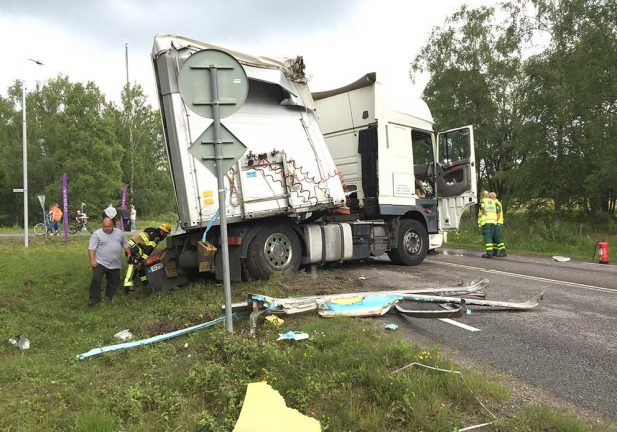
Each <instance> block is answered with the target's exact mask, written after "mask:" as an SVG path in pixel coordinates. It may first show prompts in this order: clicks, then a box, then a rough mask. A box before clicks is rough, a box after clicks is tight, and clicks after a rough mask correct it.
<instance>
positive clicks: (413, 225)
mask: <svg viewBox="0 0 617 432" xmlns="http://www.w3.org/2000/svg"><path fill="white" fill-rule="evenodd" d="M428 241H429V240H428V233H427V232H426V229H425V228H424V225H422V224H421V223H420V222H418V221H417V220H413V219H401V222H400V224H399V228H398V237H397V239H396V248H393V249H391V250H390V251H389V252H388V256H389V257H390V260H391V261H392V262H393V263H394V264H397V265H406V266H413V265H418V264H420V263H421V262H422V261H423V260H424V257H425V256H426V253H427V251H428Z"/></svg>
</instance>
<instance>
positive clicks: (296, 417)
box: [233, 381, 321, 432]
mask: <svg viewBox="0 0 617 432" xmlns="http://www.w3.org/2000/svg"><path fill="white" fill-rule="evenodd" d="M290 431H292V432H320V431H321V425H320V424H319V421H317V420H315V419H314V418H311V417H308V416H305V415H304V414H301V413H300V412H299V411H297V410H295V409H293V408H288V407H287V405H286V404H285V399H283V396H281V395H280V393H279V392H277V391H276V390H274V389H273V388H272V387H270V385H268V383H266V382H265V381H262V382H257V383H251V384H249V385H248V387H247V389H246V396H244V404H243V405H242V411H240V417H239V418H238V421H237V422H236V427H234V431H233V432H290Z"/></svg>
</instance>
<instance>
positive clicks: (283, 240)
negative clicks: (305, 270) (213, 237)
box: [244, 225, 301, 279]
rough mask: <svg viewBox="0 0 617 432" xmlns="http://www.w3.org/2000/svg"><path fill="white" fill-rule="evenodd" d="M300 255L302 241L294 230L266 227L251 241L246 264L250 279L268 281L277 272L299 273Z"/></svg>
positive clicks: (282, 227)
mask: <svg viewBox="0 0 617 432" xmlns="http://www.w3.org/2000/svg"><path fill="white" fill-rule="evenodd" d="M300 254H301V248H300V240H299V239H298V236H297V235H296V233H295V231H294V230H293V229H291V228H290V227H288V226H285V225H281V226H279V227H272V226H270V227H264V228H261V229H260V231H259V232H258V233H257V235H256V236H255V238H254V239H253V241H251V244H250V245H249V247H248V250H247V256H246V258H245V259H244V264H245V268H246V271H247V273H248V276H249V277H250V278H253V279H268V278H269V277H270V276H271V275H272V274H273V273H276V272H281V273H292V272H296V271H298V268H299V267H300V259H301V257H300Z"/></svg>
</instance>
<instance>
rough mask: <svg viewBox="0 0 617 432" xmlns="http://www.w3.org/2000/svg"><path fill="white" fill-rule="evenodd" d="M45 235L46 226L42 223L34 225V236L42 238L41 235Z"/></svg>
mask: <svg viewBox="0 0 617 432" xmlns="http://www.w3.org/2000/svg"><path fill="white" fill-rule="evenodd" d="M46 233H47V225H45V224H44V223H42V222H39V223H37V224H36V225H34V234H36V235H37V236H42V235H45V234H46Z"/></svg>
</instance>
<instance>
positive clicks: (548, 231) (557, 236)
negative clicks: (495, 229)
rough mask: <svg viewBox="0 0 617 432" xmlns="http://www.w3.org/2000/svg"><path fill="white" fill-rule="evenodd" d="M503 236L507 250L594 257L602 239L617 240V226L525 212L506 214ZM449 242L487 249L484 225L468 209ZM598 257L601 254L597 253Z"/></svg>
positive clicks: (608, 223) (612, 241)
mask: <svg viewBox="0 0 617 432" xmlns="http://www.w3.org/2000/svg"><path fill="white" fill-rule="evenodd" d="M504 239H505V244H506V249H507V251H508V252H517V253H524V254H535V255H547V256H552V255H562V256H568V257H571V258H577V259H582V260H587V261H591V260H592V259H593V257H594V251H595V250H596V243H597V242H598V241H599V240H606V241H608V243H609V244H617V243H616V242H617V228H616V227H615V225H614V223H612V222H610V221H608V222H605V223H603V224H594V223H590V222H587V223H582V222H577V221H574V220H571V221H562V222H560V223H559V224H556V223H555V221H553V220H549V219H539V218H538V219H534V218H533V217H531V216H529V215H527V214H524V213H513V214H510V215H507V218H506V221H505V224H504ZM446 246H462V247H470V248H477V249H479V250H483V249H484V241H483V240H482V232H481V229H480V228H478V226H477V220H476V218H475V217H473V218H471V217H470V215H469V210H468V211H466V212H465V213H464V214H463V217H462V218H461V226H460V229H459V231H458V232H456V233H449V234H448V243H447V244H446ZM595 259H596V260H597V259H598V255H597V254H596V255H595Z"/></svg>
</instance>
